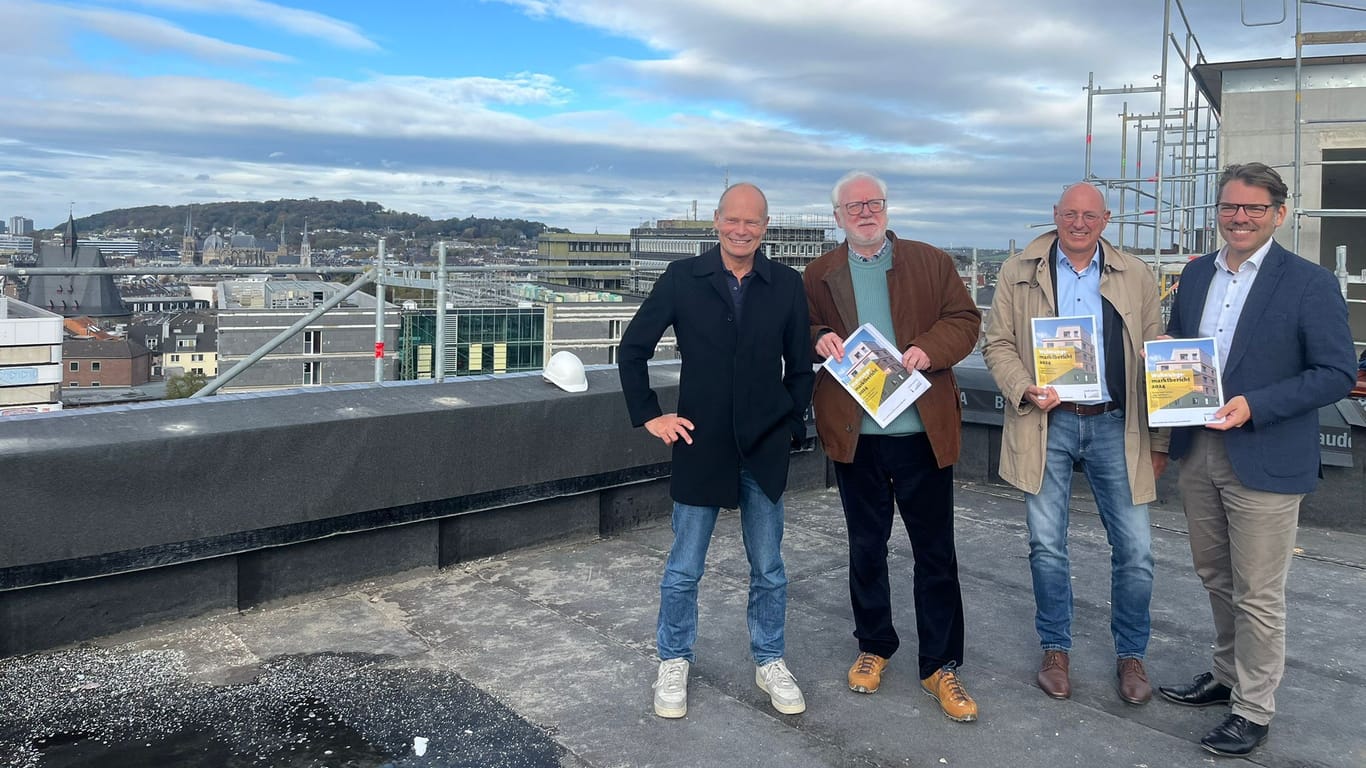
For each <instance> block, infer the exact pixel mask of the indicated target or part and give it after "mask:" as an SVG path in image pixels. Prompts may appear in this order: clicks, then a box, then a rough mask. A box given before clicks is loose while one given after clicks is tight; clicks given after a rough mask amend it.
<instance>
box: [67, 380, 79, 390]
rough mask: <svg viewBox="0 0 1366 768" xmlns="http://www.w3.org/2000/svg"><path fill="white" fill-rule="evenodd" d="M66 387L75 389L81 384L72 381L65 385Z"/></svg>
mask: <svg viewBox="0 0 1366 768" xmlns="http://www.w3.org/2000/svg"><path fill="white" fill-rule="evenodd" d="M67 386H68V387H71V388H72V389H76V388H77V387H79V386H81V383H80V382H79V381H73V382H71V383H69V384H67Z"/></svg>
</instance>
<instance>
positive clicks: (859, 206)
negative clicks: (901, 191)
mask: <svg viewBox="0 0 1366 768" xmlns="http://www.w3.org/2000/svg"><path fill="white" fill-rule="evenodd" d="M865 205H866V206H868V212H869V213H882V212H883V211H885V210H886V209H887V200H886V199H885V198H879V199H877V200H859V201H857V202H853V203H845V204H844V210H845V211H847V212H848V213H849V215H850V216H857V215H859V214H860V213H863V207H864V206H865Z"/></svg>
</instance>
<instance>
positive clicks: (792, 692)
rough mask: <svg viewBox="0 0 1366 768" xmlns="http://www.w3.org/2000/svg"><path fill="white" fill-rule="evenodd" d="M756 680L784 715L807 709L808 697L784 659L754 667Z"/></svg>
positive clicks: (775, 707)
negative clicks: (805, 696) (803, 694)
mask: <svg viewBox="0 0 1366 768" xmlns="http://www.w3.org/2000/svg"><path fill="white" fill-rule="evenodd" d="M754 682H755V684H756V685H758V686H759V689H760V690H762V691H763V692H764V693H767V694H768V700H769V701H770V702H772V704H773V708H774V709H776V710H778V711H779V712H782V713H783V714H784V715H797V714H801V713H802V712H805V711H806V699H804V698H802V689H800V688H798V687H797V679H796V678H795V677H793V676H792V673H791V672H789V671H788V670H787V663H786V662H784V661H783V660H782V659H778V660H777V661H770V662H769V663H767V664H765V665H763V666H762V667H755V668H754Z"/></svg>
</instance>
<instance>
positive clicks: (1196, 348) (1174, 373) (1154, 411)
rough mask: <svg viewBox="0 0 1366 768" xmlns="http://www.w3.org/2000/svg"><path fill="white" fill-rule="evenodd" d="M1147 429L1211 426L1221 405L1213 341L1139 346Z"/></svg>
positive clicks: (1167, 341)
mask: <svg viewBox="0 0 1366 768" xmlns="http://www.w3.org/2000/svg"><path fill="white" fill-rule="evenodd" d="M1143 354H1144V363H1143V368H1144V373H1145V376H1146V381H1147V390H1148V426H1150V427H1192V426H1197V427H1198V426H1204V425H1206V424H1212V423H1215V421H1216V419H1215V418H1214V413H1215V411H1218V410H1219V409H1220V408H1222V407H1223V405H1224V385H1223V383H1222V382H1220V381H1219V352H1218V350H1217V349H1216V348H1215V346H1214V339H1212V338H1208V337H1202V338H1195V339H1159V340H1157V341H1145V342H1143Z"/></svg>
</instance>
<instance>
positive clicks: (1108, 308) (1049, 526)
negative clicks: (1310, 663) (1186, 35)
mask: <svg viewBox="0 0 1366 768" xmlns="http://www.w3.org/2000/svg"><path fill="white" fill-rule="evenodd" d="M1109 220H1110V212H1109V211H1108V210H1106V209H1105V197H1104V196H1103V195H1102V194H1101V193H1100V190H1098V189H1096V188H1095V187H1093V186H1091V185H1089V184H1086V183H1078V184H1073V185H1072V186H1070V187H1068V188H1067V189H1066V191H1064V192H1063V194H1062V197H1061V198H1060V199H1059V200H1058V202H1057V204H1056V205H1054V206H1053V221H1054V223H1055V224H1056V225H1057V229H1056V230H1054V231H1052V232H1049V233H1047V234H1044V235H1040V236H1039V237H1038V238H1036V239H1035V240H1034V241H1033V242H1031V243H1030V244H1029V245H1027V246H1025V249H1024V251H1022V252H1021V253H1019V254H1016V255H1015V256H1012V257H1011V258H1010V259H1008V260H1006V262H1005V263H1004V264H1002V265H1001V272H1000V274H999V276H998V278H997V281H996V294H995V297H994V299H993V301H992V306H991V320H990V322H989V324H988V327H987V342H986V346H985V348H984V349H983V351H982V356H983V357H984V358H986V363H987V368H988V369H990V371H991V375H992V378H994V379H995V380H996V385H997V386H998V387H1000V388H1001V394H1002V395H1003V396H1004V397H1005V402H1006V406H1005V427H1004V430H1003V431H1002V434H1001V478H1002V479H1003V480H1005V481H1006V482H1008V483H1010V484H1011V485H1013V486H1015V487H1016V488H1019V489H1020V490H1022V491H1024V492H1025V513H1026V521H1027V523H1028V525H1029V568H1030V575H1031V577H1032V580H1033V583H1034V605H1035V613H1034V626H1035V629H1036V630H1037V631H1038V634H1039V643H1040V646H1041V647H1042V649H1043V661H1042V664H1041V665H1040V669H1039V674H1038V678H1037V679H1038V684H1039V687H1040V688H1041V689H1043V691H1044V693H1046V694H1048V695H1049V696H1051V697H1053V698H1055V699H1065V698H1068V697H1069V696H1071V695H1072V683H1071V677H1070V664H1069V660H1068V659H1069V652H1070V651H1071V648H1072V574H1071V563H1070V560H1069V559H1068V552H1067V521H1068V513H1069V510H1070V509H1071V503H1070V502H1071V490H1072V468H1073V466H1074V465H1075V464H1077V463H1080V464H1081V465H1082V467H1083V468H1084V469H1085V472H1086V479H1087V482H1088V483H1089V484H1090V486H1091V493H1092V495H1093V496H1094V497H1095V502H1096V507H1097V509H1098V510H1099V512H1100V520H1101V523H1102V524H1104V526H1105V533H1106V536H1107V538H1108V539H1109V542H1110V548H1111V553H1112V554H1111V559H1110V616H1111V618H1110V631H1111V633H1112V634H1113V635H1114V641H1115V655H1116V666H1115V669H1116V671H1115V675H1116V677H1115V680H1116V686H1117V688H1118V692H1119V697H1120V698H1121V699H1123V700H1124V701H1125V702H1128V703H1129V704H1144V703H1146V702H1147V701H1148V700H1149V699H1151V698H1152V685H1151V684H1150V683H1149V682H1148V676H1147V671H1146V670H1145V669H1144V667H1143V659H1144V656H1145V655H1146V653H1147V649H1148V638H1149V635H1150V634H1151V628H1152V620H1151V616H1150V613H1149V608H1148V606H1149V603H1150V602H1151V600H1152V593H1153V556H1152V549H1151V535H1150V532H1149V528H1148V502H1150V501H1152V500H1153V499H1154V498H1155V497H1156V491H1155V482H1154V469H1157V470H1158V471H1159V472H1160V470H1161V467H1162V466H1165V464H1166V455H1165V453H1157V454H1153V453H1152V450H1153V448H1154V446H1152V445H1151V444H1150V443H1151V441H1150V437H1149V434H1148V409H1147V400H1146V398H1145V396H1144V386H1143V359H1142V356H1141V355H1142V352H1143V342H1144V341H1148V340H1151V339H1153V338H1156V336H1157V335H1158V333H1159V332H1160V329H1161V316H1160V314H1159V311H1158V295H1157V283H1156V282H1155V281H1154V279H1153V274H1152V270H1150V269H1149V268H1148V265H1147V264H1145V263H1143V262H1142V261H1140V260H1139V259H1137V258H1134V257H1133V256H1130V255H1129V254H1127V253H1125V252H1123V251H1121V250H1118V249H1116V248H1115V247H1113V246H1111V245H1110V244H1109V243H1108V242H1106V241H1105V240H1103V239H1101V232H1103V231H1104V230H1105V225H1106V224H1107V223H1108V222H1109ZM1078 315H1091V316H1093V317H1094V318H1095V323H1096V325H1095V328H1096V334H1095V337H1094V338H1095V344H1096V347H1097V349H1096V360H1097V363H1098V366H1097V367H1098V369H1099V370H1098V372H1097V374H1098V379H1099V381H1098V382H1097V389H1098V396H1097V397H1095V398H1093V399H1088V400H1085V401H1082V402H1071V401H1069V402H1062V401H1061V400H1059V397H1058V392H1057V390H1056V389H1055V388H1054V387H1051V386H1039V385H1038V384H1037V383H1036V382H1035V376H1034V347H1035V345H1036V343H1037V342H1036V341H1035V339H1034V334H1033V329H1032V324H1031V321H1032V320H1033V319H1034V318H1043V317H1071V316H1078ZM1162 450H1164V451H1165V445H1164V446H1162Z"/></svg>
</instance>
